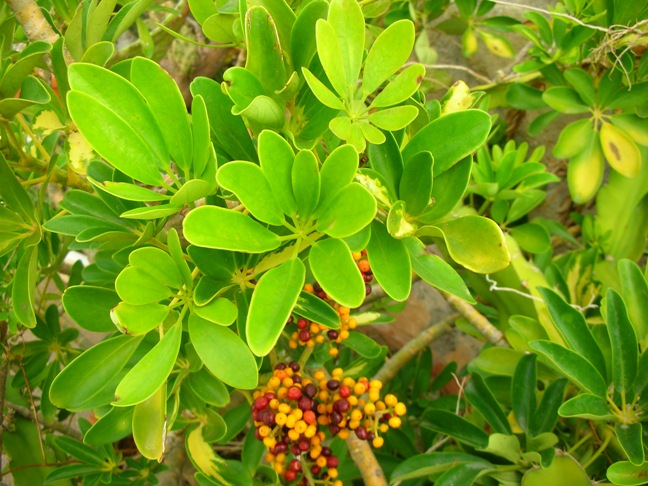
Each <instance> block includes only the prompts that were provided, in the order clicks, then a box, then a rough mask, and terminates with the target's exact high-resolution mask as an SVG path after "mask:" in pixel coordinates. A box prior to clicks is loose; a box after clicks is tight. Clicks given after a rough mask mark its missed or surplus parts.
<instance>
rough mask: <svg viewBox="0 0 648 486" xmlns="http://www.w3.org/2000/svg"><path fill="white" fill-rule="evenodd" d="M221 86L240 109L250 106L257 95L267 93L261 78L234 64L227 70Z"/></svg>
mask: <svg viewBox="0 0 648 486" xmlns="http://www.w3.org/2000/svg"><path fill="white" fill-rule="evenodd" d="M221 86H222V88H223V91H225V92H227V95H228V96H229V97H230V98H232V101H233V102H234V104H235V105H236V106H238V107H239V108H240V109H244V108H246V107H248V106H249V105H250V103H252V100H254V98H256V97H257V96H261V95H264V94H266V92H265V89H264V88H263V85H262V84H261V81H259V78H257V76H256V75H255V74H254V73H253V72H252V71H250V70H249V69H246V68H244V67H241V66H234V67H232V68H230V69H228V70H227V71H225V74H223V84H222V85H221Z"/></svg>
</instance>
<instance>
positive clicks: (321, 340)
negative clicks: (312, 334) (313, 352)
mask: <svg viewBox="0 0 648 486" xmlns="http://www.w3.org/2000/svg"><path fill="white" fill-rule="evenodd" d="M315 342H316V343H317V344H322V343H323V342H324V336H322V335H321V334H319V335H318V336H317V337H316V338H315Z"/></svg>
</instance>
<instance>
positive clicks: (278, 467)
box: [272, 462, 284, 474]
mask: <svg viewBox="0 0 648 486" xmlns="http://www.w3.org/2000/svg"><path fill="white" fill-rule="evenodd" d="M272 467H273V468H274V470H275V471H277V474H281V473H282V472H283V470H284V467H283V464H281V463H278V462H275V463H274V465H273V466H272Z"/></svg>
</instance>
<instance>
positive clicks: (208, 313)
mask: <svg viewBox="0 0 648 486" xmlns="http://www.w3.org/2000/svg"><path fill="white" fill-rule="evenodd" d="M193 311H194V312H195V313H196V314H198V315H199V316H200V317H202V318H203V319H207V320H208V321H210V322H213V323H214V324H218V325H220V326H229V325H230V324H231V323H233V322H234V321H235V320H236V316H237V314H238V309H237V308H236V305H235V304H233V303H232V301H231V300H229V299H224V298H218V299H214V300H212V301H210V302H209V303H207V304H205V305H203V306H198V305H196V306H194V308H193Z"/></svg>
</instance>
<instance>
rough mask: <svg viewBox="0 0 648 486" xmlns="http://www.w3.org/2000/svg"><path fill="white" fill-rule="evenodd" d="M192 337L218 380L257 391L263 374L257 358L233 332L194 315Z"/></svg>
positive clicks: (190, 320)
mask: <svg viewBox="0 0 648 486" xmlns="http://www.w3.org/2000/svg"><path fill="white" fill-rule="evenodd" d="M189 336H190V337H191V342H192V344H193V346H194V348H195V349H196V353H198V356H199V357H200V359H201V360H202V361H203V363H204V364H205V367H206V368H207V369H208V370H209V371H211V372H212V373H213V374H214V376H216V378H218V379H219V380H221V381H222V382H223V383H225V384H227V385H229V386H231V387H233V388H240V389H242V390H252V389H254V388H256V386H257V384H258V380H259V373H258V368H257V365H256V361H255V359H254V356H253V355H252V353H251V352H250V348H248V347H247V346H246V345H245V343H244V342H243V340H242V339H241V338H240V337H239V336H237V335H236V334H235V333H234V332H233V331H232V330H231V329H229V328H227V327H224V326H219V325H217V324H214V323H213V322H209V321H207V320H205V319H203V318H201V317H199V316H198V315H196V314H191V315H190V316H189Z"/></svg>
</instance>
